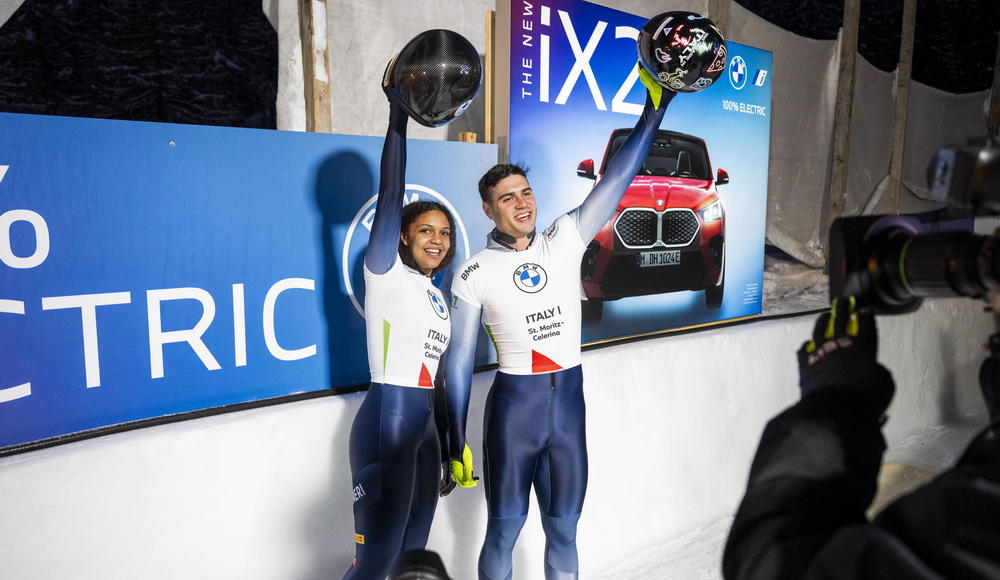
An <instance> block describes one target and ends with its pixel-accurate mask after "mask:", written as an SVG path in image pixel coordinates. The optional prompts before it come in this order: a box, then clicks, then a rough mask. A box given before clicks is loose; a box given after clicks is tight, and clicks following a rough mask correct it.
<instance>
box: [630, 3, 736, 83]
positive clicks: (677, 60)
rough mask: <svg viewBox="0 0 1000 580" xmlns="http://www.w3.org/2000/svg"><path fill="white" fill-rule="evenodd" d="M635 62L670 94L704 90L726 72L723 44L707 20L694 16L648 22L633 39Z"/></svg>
mask: <svg viewBox="0 0 1000 580" xmlns="http://www.w3.org/2000/svg"><path fill="white" fill-rule="evenodd" d="M637 48H638V50H639V62H640V63H642V66H643V68H645V69H646V70H647V71H649V73H650V74H651V75H653V77H654V78H655V79H656V80H657V82H659V83H660V84H661V85H663V86H664V87H665V88H668V89H670V90H672V91H677V92H679V93H693V92H695V91H700V90H702V89H707V88H708V87H710V86H711V85H712V83H714V82H715V80H716V79H718V78H719V76H721V75H722V71H724V70H725V68H726V63H727V56H728V55H727V50H726V40H725V39H724V38H723V37H722V33H721V32H719V29H718V28H717V27H716V26H715V24H713V23H712V21H711V20H709V19H708V18H705V17H704V16H702V15H700V14H695V13H694V12H664V13H663V14H660V15H657V16H654V17H652V18H650V19H649V20H648V21H647V22H646V24H645V26H643V27H642V30H640V31H639V37H638V39H637Z"/></svg>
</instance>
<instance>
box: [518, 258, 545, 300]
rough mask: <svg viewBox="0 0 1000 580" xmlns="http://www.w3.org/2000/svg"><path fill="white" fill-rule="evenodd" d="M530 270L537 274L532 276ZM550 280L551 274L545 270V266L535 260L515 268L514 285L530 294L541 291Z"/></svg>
mask: <svg viewBox="0 0 1000 580" xmlns="http://www.w3.org/2000/svg"><path fill="white" fill-rule="evenodd" d="M528 272H534V273H535V274H536V275H535V276H532V275H531V274H528ZM525 274H527V276H525ZM548 281H549V275H548V274H547V273H546V272H545V268H542V267H541V266H539V265H538V264H535V263H533V262H528V263H525V264H521V265H520V266H518V267H517V268H515V269H514V285H515V286H517V289H518V290H520V291H521V292H526V293H528V294H534V293H536V292H539V291H541V289H542V288H545V284H546V283H547V282H548Z"/></svg>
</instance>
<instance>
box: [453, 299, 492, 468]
mask: <svg viewBox="0 0 1000 580" xmlns="http://www.w3.org/2000/svg"><path fill="white" fill-rule="evenodd" d="M482 312H483V311H482V309H480V308H477V307H475V306H473V305H472V304H469V303H468V302H466V301H464V300H461V299H457V300H453V301H452V308H451V342H450V345H449V347H448V357H447V360H446V362H445V397H446V399H447V401H448V455H449V457H450V459H451V465H452V475H453V477H454V478H455V481H456V482H457V483H458V485H460V486H462V487H472V486H474V485H475V483H474V481H475V480H474V478H473V476H472V452H471V451H468V445H467V444H466V442H465V425H466V422H467V421H468V418H469V394H470V392H471V391H472V366H473V361H474V359H475V355H476V335H477V334H478V332H479V322H480V318H481V317H482ZM456 464H457V465H456Z"/></svg>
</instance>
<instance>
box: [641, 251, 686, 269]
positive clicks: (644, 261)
mask: <svg viewBox="0 0 1000 580" xmlns="http://www.w3.org/2000/svg"><path fill="white" fill-rule="evenodd" d="M680 263H681V251H680V250H662V251H659V252H640V253H639V267H640V268H650V267H653V266H676V265H677V264H680Z"/></svg>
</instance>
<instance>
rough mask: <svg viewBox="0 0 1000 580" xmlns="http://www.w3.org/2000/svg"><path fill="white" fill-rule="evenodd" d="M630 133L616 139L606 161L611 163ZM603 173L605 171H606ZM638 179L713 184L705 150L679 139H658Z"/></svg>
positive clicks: (651, 148)
mask: <svg viewBox="0 0 1000 580" xmlns="http://www.w3.org/2000/svg"><path fill="white" fill-rule="evenodd" d="M626 137H628V133H627V132H623V133H619V134H618V135H615V138H614V140H613V141H612V142H611V148H610V149H609V150H608V155H607V157H606V158H605V166H606V165H607V159H610V158H611V156H612V155H614V154H615V153H617V152H618V149H619V148H621V146H622V143H624V142H625V138H626ZM602 171H603V168H602ZM638 175H658V176H664V177H687V178H691V179H703V180H711V179H712V176H711V172H710V170H709V168H708V156H707V155H706V154H705V148H704V146H703V145H702V144H701V143H699V142H697V141H691V140H689V139H684V138H682V137H678V136H676V135H673V136H666V135H662V134H661V135H657V137H656V139H655V140H654V141H653V144H652V145H651V146H650V147H649V155H647V156H646V161H645V162H643V164H642V167H640V168H639V173H638Z"/></svg>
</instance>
